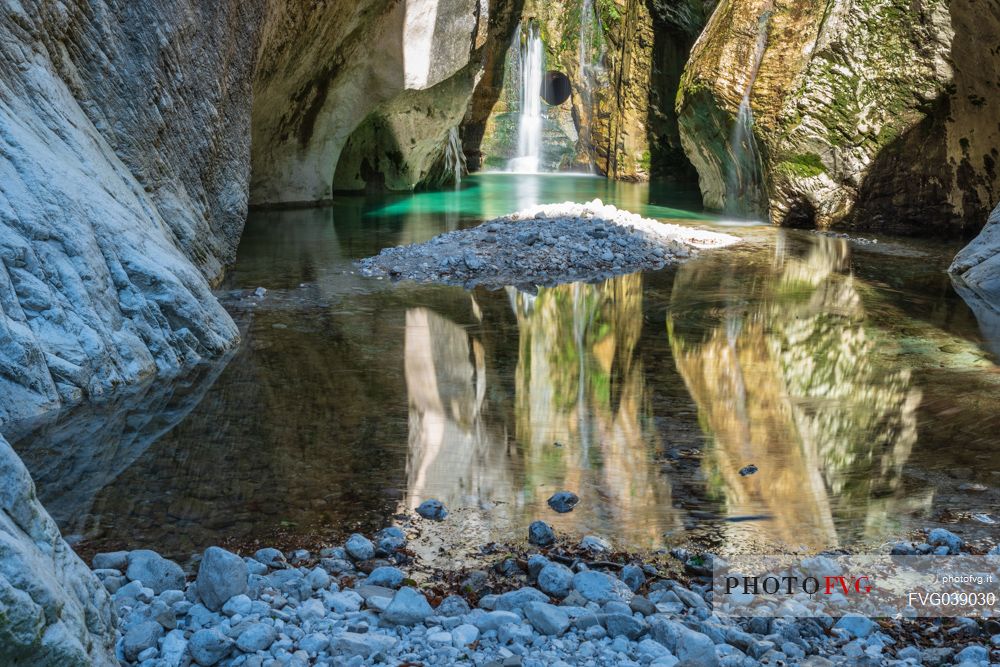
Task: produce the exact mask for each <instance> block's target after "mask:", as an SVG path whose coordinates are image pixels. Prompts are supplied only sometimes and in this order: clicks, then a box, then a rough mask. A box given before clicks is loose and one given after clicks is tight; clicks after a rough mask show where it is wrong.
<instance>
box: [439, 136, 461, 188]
mask: <svg viewBox="0 0 1000 667" xmlns="http://www.w3.org/2000/svg"><path fill="white" fill-rule="evenodd" d="M444 168H445V172H446V173H450V174H451V175H452V178H453V179H454V181H455V187H456V188H457V187H458V186H460V185H461V184H462V174H463V173H464V172H465V170H466V167H465V151H463V150H462V139H461V138H460V137H459V136H458V127H453V128H451V129H450V130H448V140H447V142H446V143H445V145H444Z"/></svg>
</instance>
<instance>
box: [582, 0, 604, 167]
mask: <svg viewBox="0 0 1000 667" xmlns="http://www.w3.org/2000/svg"><path fill="white" fill-rule="evenodd" d="M600 34H601V22H600V20H599V19H598V17H597V12H595V11H594V2H593V0H583V3H582V5H581V7H580V46H579V60H580V63H579V66H580V71H579V74H578V76H577V94H578V95H579V96H580V105H579V106H580V109H581V118H580V124H579V128H578V130H579V136H580V143H581V145H582V147H583V149H584V150H585V151H586V154H587V161H588V167H589V171H590V172H591V173H594V171H595V168H594V156H593V148H594V146H593V143H594V142H593V130H592V128H591V126H592V124H593V115H594V108H593V107H594V100H593V97H594V96H593V82H594V81H595V80H596V78H597V76H598V75H599V74H600V71H601V65H600V63H594V62H592V61H591V51H592V50H593V48H594V38H595V37H596V38H598V40H599V39H600Z"/></svg>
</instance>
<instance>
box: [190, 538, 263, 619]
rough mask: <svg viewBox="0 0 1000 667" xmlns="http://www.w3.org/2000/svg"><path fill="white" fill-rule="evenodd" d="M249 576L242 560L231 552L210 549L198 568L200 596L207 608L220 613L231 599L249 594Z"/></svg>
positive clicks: (215, 548) (216, 548) (217, 548)
mask: <svg viewBox="0 0 1000 667" xmlns="http://www.w3.org/2000/svg"><path fill="white" fill-rule="evenodd" d="M249 575H250V572H249V570H248V569H247V564H246V563H244V562H243V559H242V558H240V557H239V556H237V555H236V554H234V553H233V552H231V551H226V550H225V549H221V548H219V547H209V548H208V549H205V555H204V556H202V559H201V564H200V565H199V566H198V579H197V590H198V596H199V597H200V598H201V601H202V603H204V605H205V606H206V607H208V608H209V609H211V610H212V611H219V610H220V609H222V606H223V605H224V604H226V602H228V601H229V598H231V597H233V596H234V595H240V594H241V593H246V592H247V578H248V577H249Z"/></svg>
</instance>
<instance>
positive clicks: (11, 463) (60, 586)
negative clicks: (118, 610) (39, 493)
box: [0, 436, 118, 667]
mask: <svg viewBox="0 0 1000 667" xmlns="http://www.w3.org/2000/svg"><path fill="white" fill-rule="evenodd" d="M0 479H2V480H3V484H2V485H0V664H3V665H9V666H10V667H18V666H22V665H23V666H24V667H28V666H31V667H47V666H51V667H105V666H108V667H110V666H111V665H117V664H118V661H117V660H115V657H114V644H115V629H114V620H113V619H114V616H113V614H114V612H113V610H112V608H111V603H110V597H109V596H108V593H107V591H105V589H104V585H103V584H101V582H100V581H98V579H97V577H95V576H94V575H93V573H92V572H91V571H90V569H89V568H88V567H87V566H86V565H85V564H84V563H83V561H81V560H80V558H79V557H78V556H77V555H76V554H75V553H73V550H72V549H71V548H70V547H69V545H68V544H66V542H64V541H63V539H62V537H61V536H60V535H59V529H58V528H57V527H56V524H55V522H53V521H52V519H51V518H50V517H49V515H48V513H47V512H46V511H45V509H44V508H43V507H42V505H41V503H39V502H38V499H37V498H36V497H35V485H34V483H33V482H32V481H31V477H30V476H29V475H28V471H27V469H26V468H25V467H24V465H23V464H22V463H21V460H20V459H19V458H18V457H17V454H15V453H14V450H13V449H11V448H10V445H8V444H7V441H6V440H4V439H3V437H2V436H0Z"/></svg>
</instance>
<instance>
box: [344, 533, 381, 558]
mask: <svg viewBox="0 0 1000 667" xmlns="http://www.w3.org/2000/svg"><path fill="white" fill-rule="evenodd" d="M344 550H345V551H347V555H348V556H350V557H351V558H353V559H354V560H371V559H372V558H374V557H375V545H374V544H372V542H371V540H369V539H368V538H367V537H365V536H364V535H361V534H360V533H354V534H353V535H351V536H350V537H349V538H347V542H345V543H344Z"/></svg>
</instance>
